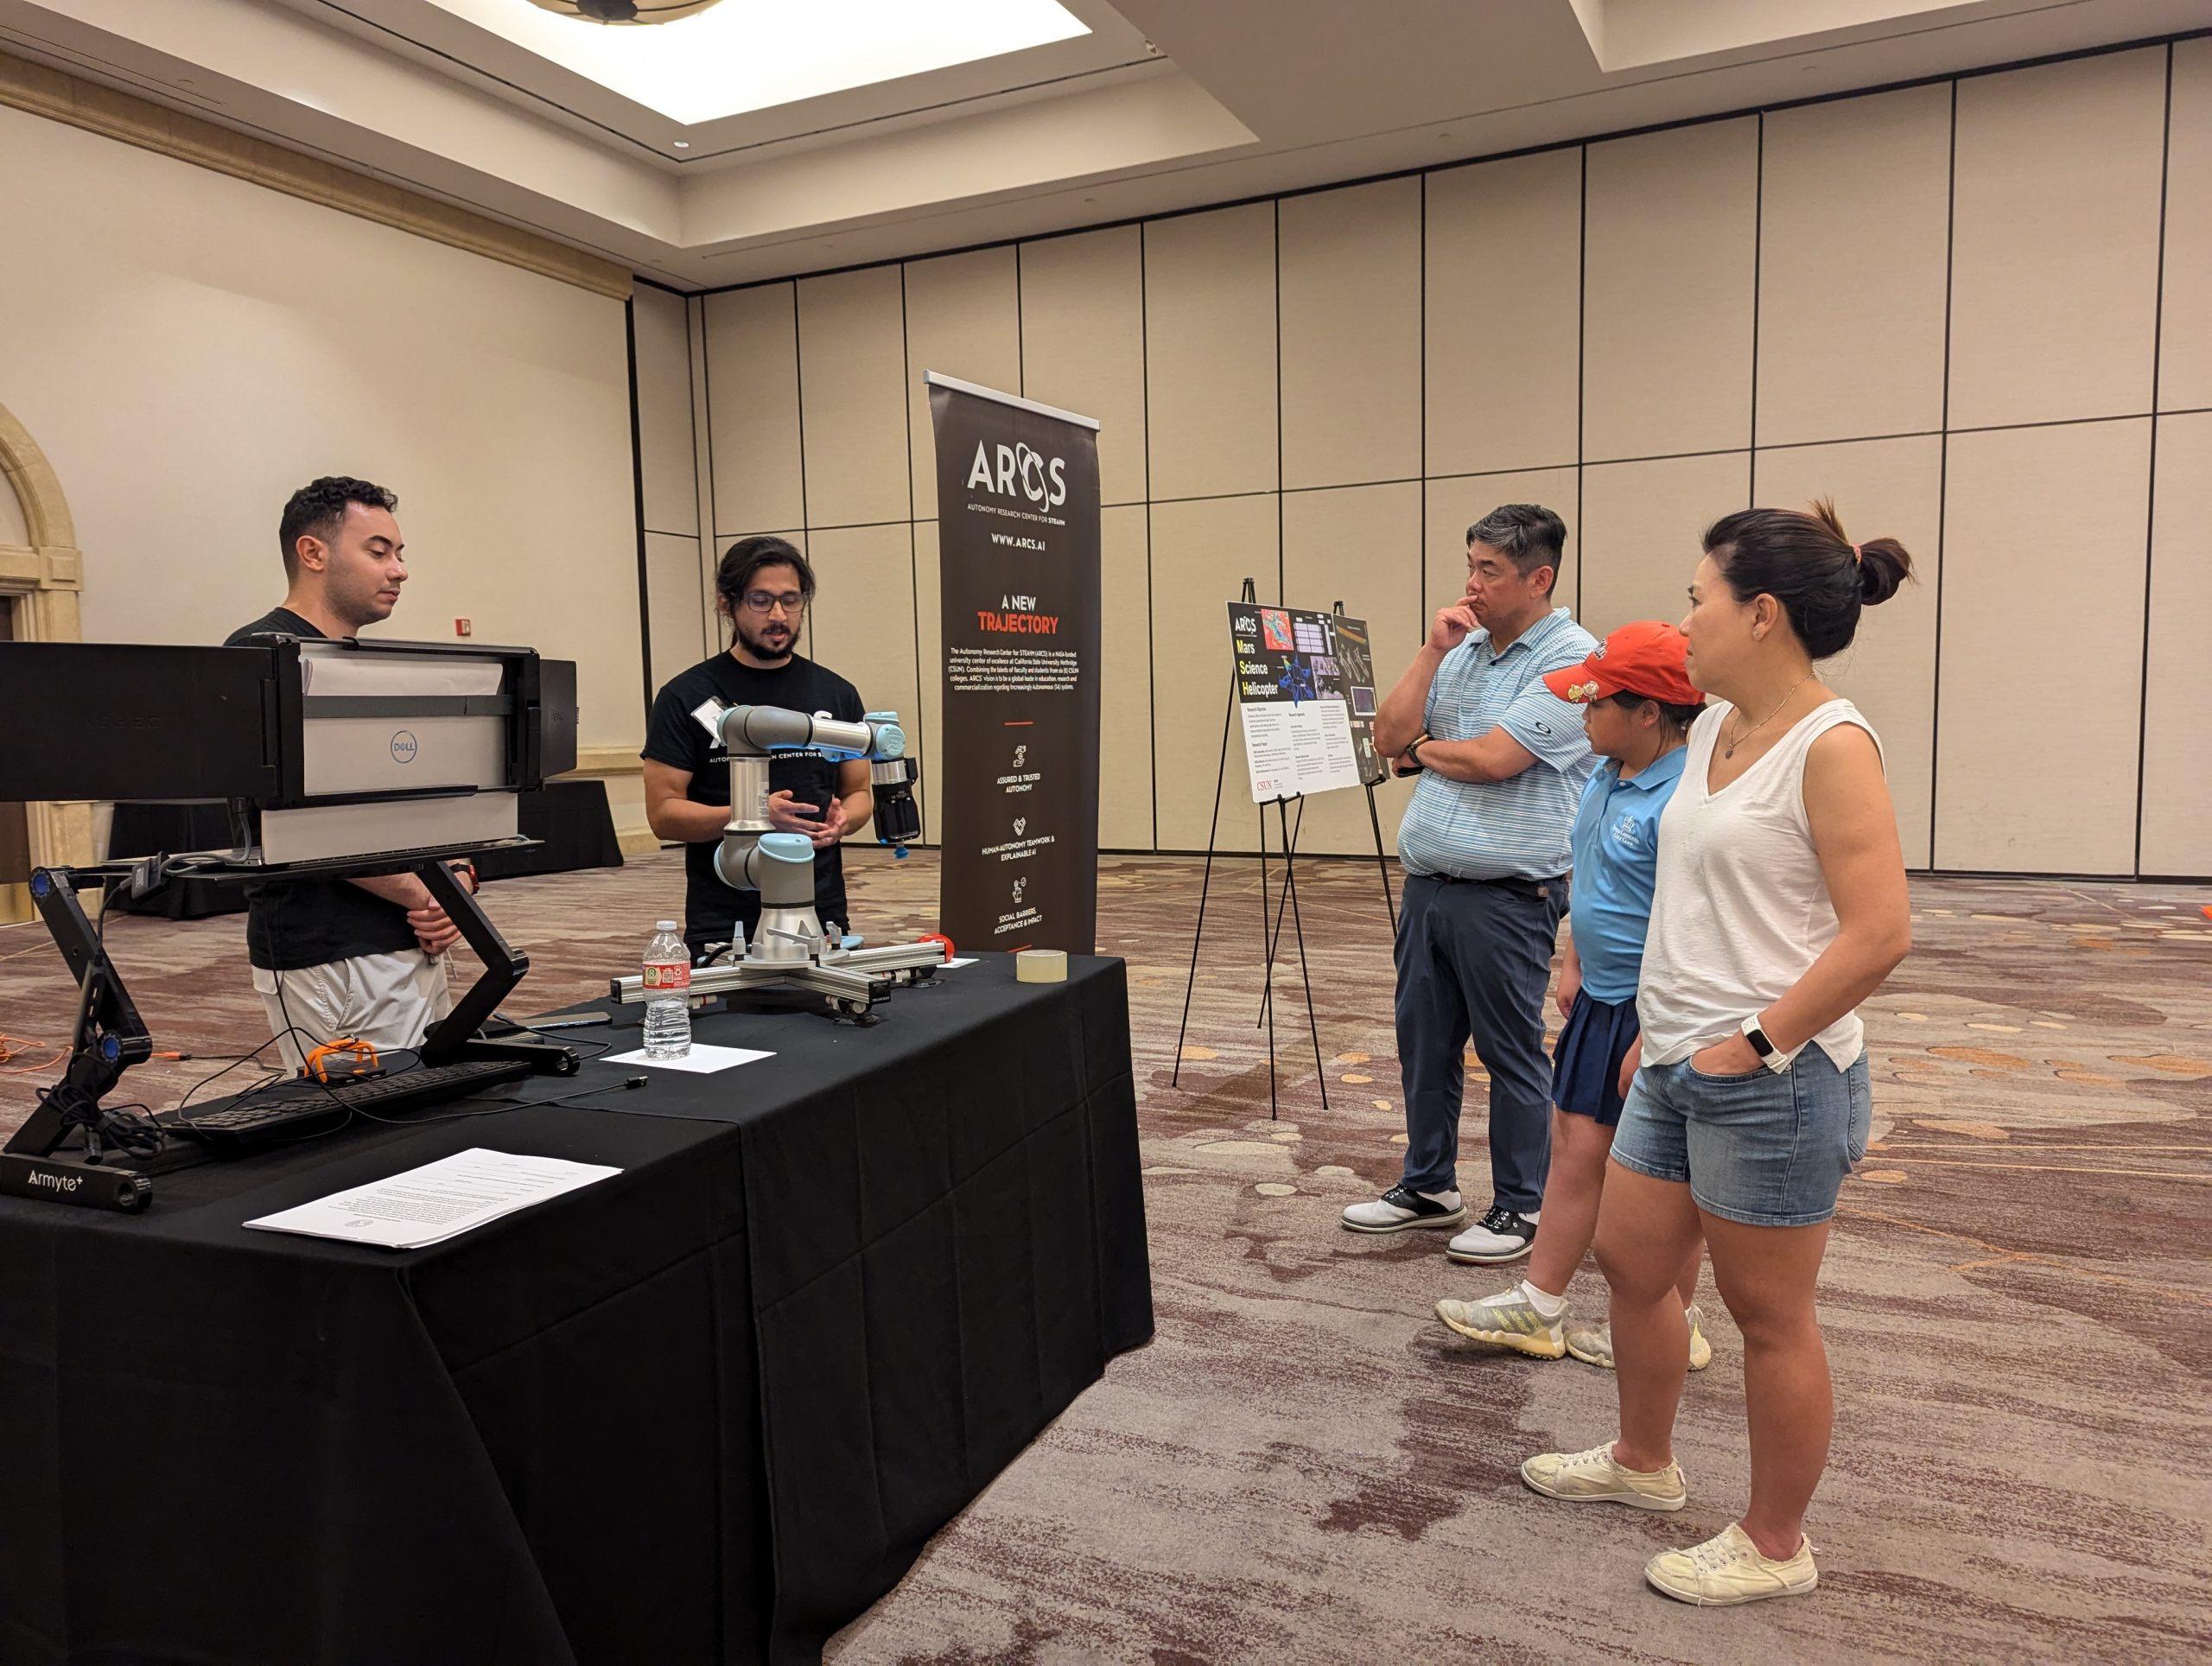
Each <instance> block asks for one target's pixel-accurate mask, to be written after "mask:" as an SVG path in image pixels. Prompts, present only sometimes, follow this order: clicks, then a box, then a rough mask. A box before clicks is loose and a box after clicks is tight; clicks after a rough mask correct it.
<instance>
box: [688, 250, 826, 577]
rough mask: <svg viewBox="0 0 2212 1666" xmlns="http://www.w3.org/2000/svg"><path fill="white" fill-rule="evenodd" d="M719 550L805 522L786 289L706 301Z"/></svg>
mask: <svg viewBox="0 0 2212 1666" xmlns="http://www.w3.org/2000/svg"><path fill="white" fill-rule="evenodd" d="M705 306H706V334H707V409H708V413H709V421H708V426H707V432H708V439H709V445H710V446H711V447H712V449H713V456H714V499H713V501H714V506H715V525H714V533H715V537H713V538H712V539H711V540H710V542H713V543H715V544H728V542H729V540H731V539H733V538H738V537H744V536H745V535H746V534H747V533H748V532H757V531H760V530H761V529H762V528H764V527H769V526H796V525H799V524H800V523H801V522H803V521H804V520H805V518H806V504H805V493H806V486H805V482H804V480H803V479H802V478H801V476H800V472H799V442H798V297H797V294H796V292H795V290H794V289H793V288H792V286H791V284H789V283H768V284H764V285H762V286H761V287H760V289H732V290H730V291H729V292H728V293H727V294H724V295H710V296H707V297H706V299H705Z"/></svg>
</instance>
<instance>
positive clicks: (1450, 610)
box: [1428, 596, 1476, 653]
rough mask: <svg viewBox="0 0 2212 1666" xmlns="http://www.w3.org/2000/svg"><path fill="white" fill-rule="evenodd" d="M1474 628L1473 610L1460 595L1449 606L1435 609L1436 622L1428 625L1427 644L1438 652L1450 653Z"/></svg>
mask: <svg viewBox="0 0 2212 1666" xmlns="http://www.w3.org/2000/svg"><path fill="white" fill-rule="evenodd" d="M1475 628H1476V625H1475V610H1474V608H1473V607H1471V606H1469V605H1468V602H1467V599H1466V598H1465V596H1462V597H1460V599H1459V601H1455V602H1453V603H1452V604H1451V606H1449V607H1439V608H1438V609H1437V610H1436V623H1435V624H1433V625H1432V626H1429V627H1428V645H1429V646H1430V647H1432V648H1433V649H1435V650H1436V651H1437V652H1439V653H1450V652H1452V649H1454V648H1456V647H1458V646H1459V645H1460V644H1461V643H1462V642H1465V640H1466V639H1467V635H1468V633H1469V632H1471V631H1472V630H1474V629H1475Z"/></svg>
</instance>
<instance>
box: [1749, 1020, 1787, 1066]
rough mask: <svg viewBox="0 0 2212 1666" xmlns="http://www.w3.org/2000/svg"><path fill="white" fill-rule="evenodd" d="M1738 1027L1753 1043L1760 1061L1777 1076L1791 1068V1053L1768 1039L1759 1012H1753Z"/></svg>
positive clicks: (1753, 1049) (1752, 1047)
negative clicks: (1760, 1025)
mask: <svg viewBox="0 0 2212 1666" xmlns="http://www.w3.org/2000/svg"><path fill="white" fill-rule="evenodd" d="M1738 1028H1739V1029H1741V1030H1742V1031H1743V1033H1744V1040H1746V1041H1748V1042H1750V1043H1751V1051H1752V1052H1756V1053H1757V1054H1758V1056H1759V1063H1761V1064H1762V1065H1765V1066H1766V1067H1767V1068H1768V1069H1769V1070H1770V1071H1773V1072H1774V1073H1775V1074H1776V1075H1777V1076H1779V1075H1781V1074H1782V1073H1783V1071H1786V1070H1788V1069H1789V1054H1788V1053H1786V1052H1783V1051H1782V1049H1781V1048H1779V1047H1777V1046H1775V1045H1774V1043H1773V1042H1771V1041H1770V1040H1767V1039H1766V1032H1765V1031H1764V1030H1763V1029H1761V1028H1760V1027H1759V1015H1758V1014H1757V1013H1753V1014H1751V1016H1750V1017H1749V1018H1747V1019H1745V1021H1743V1023H1742V1024H1740V1025H1739V1026H1738Z"/></svg>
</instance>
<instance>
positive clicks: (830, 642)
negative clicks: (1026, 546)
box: [807, 521, 929, 843]
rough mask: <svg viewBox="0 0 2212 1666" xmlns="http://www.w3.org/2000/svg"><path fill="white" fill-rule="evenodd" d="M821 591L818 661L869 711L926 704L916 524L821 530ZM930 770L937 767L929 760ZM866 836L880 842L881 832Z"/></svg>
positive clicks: (815, 554)
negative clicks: (919, 645) (919, 659)
mask: <svg viewBox="0 0 2212 1666" xmlns="http://www.w3.org/2000/svg"><path fill="white" fill-rule="evenodd" d="M807 545H808V548H807V560H808V561H809V562H810V563H811V564H812V565H813V568H814V574H815V578H816V580H817V582H818V583H819V585H820V587H821V588H820V593H819V594H818V595H817V596H816V597H815V600H814V606H813V607H811V608H810V609H809V611H810V613H812V614H813V615H814V620H813V638H812V652H811V653H810V656H809V657H810V658H813V659H816V660H818V661H819V662H820V663H821V664H824V665H827V666H828V667H829V669H830V670H831V671H835V672H836V673H837V675H838V676H840V677H843V678H844V679H845V680H846V681H847V682H849V683H850V684H852V685H853V686H854V687H855V688H856V689H858V690H860V691H861V701H862V702H863V703H864V704H865V705H866V707H867V709H868V710H869V711H895V712H897V713H898V714H899V715H900V716H901V717H902V718H904V717H908V716H909V715H911V714H912V713H915V712H918V711H919V710H920V709H921V706H920V703H919V695H920V682H919V678H918V676H917V674H916V671H915V649H914V604H913V600H912V598H913V594H914V542H913V529H912V526H910V525H908V524H906V522H904V521H901V522H899V523H898V524H896V525H891V526H849V527H841V528H836V529H832V530H829V531H824V530H823V528H821V527H817V528H815V529H814V531H813V532H812V533H811V534H810V537H808V540H807ZM922 767H923V768H924V769H925V770H926V769H927V768H928V767H929V760H928V758H927V757H925V758H924V759H923V760H922ZM859 837H860V838H861V840H862V841H863V842H867V843H873V842H874V838H875V835H874V832H873V831H864V832H862V833H861V835H860V836H859Z"/></svg>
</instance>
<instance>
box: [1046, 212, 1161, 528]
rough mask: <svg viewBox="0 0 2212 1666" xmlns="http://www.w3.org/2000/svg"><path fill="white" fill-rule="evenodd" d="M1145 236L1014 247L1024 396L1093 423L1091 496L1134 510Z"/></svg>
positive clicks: (1139, 472) (1138, 498)
mask: <svg viewBox="0 0 2212 1666" xmlns="http://www.w3.org/2000/svg"><path fill="white" fill-rule="evenodd" d="M1143 242H1144V233H1143V232H1142V231H1141V230H1140V229H1139V228H1138V227H1136V226H1115V227H1113V228H1111V229H1110V230H1108V231H1103V232H1084V233H1083V234H1082V235H1081V236H1080V237H1055V238H1041V239H1040V240H1039V241H1037V242H1035V243H1025V244H1023V245H1021V370H1022V378H1023V382H1024V387H1023V391H1024V392H1026V393H1027V395H1028V396H1029V397H1031V398H1033V399H1041V400H1043V401H1044V402H1045V403H1046V404H1048V405H1058V406H1059V407H1060V409H1061V410H1072V411H1076V412H1078V413H1079V414H1081V415H1083V416H1085V417H1096V418H1097V419H1098V424H1099V426H1098V492H1099V497H1100V499H1101V500H1102V501H1103V502H1106V503H1141V502H1142V501H1143V500H1144V495H1145V478H1144V443H1145V442H1144V422H1145V417H1144V249H1143Z"/></svg>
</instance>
